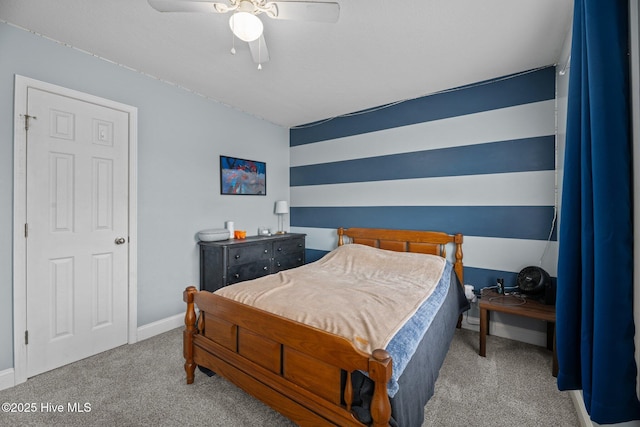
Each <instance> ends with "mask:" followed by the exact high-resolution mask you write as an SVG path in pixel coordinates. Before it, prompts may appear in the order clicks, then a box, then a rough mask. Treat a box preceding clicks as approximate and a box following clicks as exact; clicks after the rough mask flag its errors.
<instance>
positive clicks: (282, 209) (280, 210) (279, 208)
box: [274, 200, 289, 234]
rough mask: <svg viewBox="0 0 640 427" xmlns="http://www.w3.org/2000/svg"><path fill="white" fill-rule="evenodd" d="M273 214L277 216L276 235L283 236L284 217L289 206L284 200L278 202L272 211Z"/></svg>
mask: <svg viewBox="0 0 640 427" xmlns="http://www.w3.org/2000/svg"><path fill="white" fill-rule="evenodd" d="M274 213H275V214H276V215H278V232H277V233H276V234H285V233H286V231H284V216H285V215H286V214H288V213H289V204H288V203H287V201H286V200H278V201H277V202H276V206H275V209H274Z"/></svg>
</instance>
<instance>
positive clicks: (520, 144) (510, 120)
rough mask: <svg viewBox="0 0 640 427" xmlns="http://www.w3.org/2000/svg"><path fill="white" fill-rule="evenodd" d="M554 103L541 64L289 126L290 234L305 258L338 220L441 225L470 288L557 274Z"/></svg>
mask: <svg viewBox="0 0 640 427" xmlns="http://www.w3.org/2000/svg"><path fill="white" fill-rule="evenodd" d="M555 110H556V103H555V67H547V68H543V69H538V70H533V71H530V72H527V73H521V74H519V75H515V76H508V77H504V78H499V79H495V80H492V81H489V82H482V83H478V84H476V85H470V86H466V87H462V88H458V89H453V90H450V91H445V92H443V93H439V94H435V95H430V96H426V97H422V98H418V99H413V100H408V101H405V102H401V103H397V104H394V105H390V106H386V107H381V108H373V109H371V110H369V111H365V112H358V113H355V114H351V115H347V116H343V117H338V118H334V119H332V120H328V121H325V122H319V123H315V124H310V125H307V126H300V127H298V128H293V129H291V131H290V154H291V169H290V178H291V179H290V182H291V189H290V191H291V215H290V221H291V230H292V231H294V232H300V233H306V234H307V249H308V251H307V259H308V260H309V261H313V260H315V259H318V258H320V257H321V256H322V255H324V254H325V253H326V252H328V251H330V250H331V249H333V248H335V246H336V244H337V237H336V229H337V228H338V227H376V228H392V229H413V230H440V231H445V232H447V233H463V234H464V236H465V240H464V246H463V249H464V264H465V283H469V284H473V285H474V286H475V287H476V288H477V289H479V288H482V287H485V286H490V285H494V284H495V281H496V279H497V278H498V277H502V278H505V285H507V286H510V285H514V284H515V276H516V274H517V273H518V272H519V271H520V270H521V269H522V268H524V267H526V266H529V265H541V266H542V267H543V268H544V269H545V270H546V271H548V272H549V273H550V274H551V275H552V276H556V264H557V241H556V236H555V232H552V228H553V223H554V206H555V199H556V174H555V169H556V168H555V158H556V154H555V153H556V150H555V134H556V114H555ZM548 240H549V242H548ZM450 252H451V251H450Z"/></svg>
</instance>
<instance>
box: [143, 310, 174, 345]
mask: <svg viewBox="0 0 640 427" xmlns="http://www.w3.org/2000/svg"><path fill="white" fill-rule="evenodd" d="M180 326H184V313H180V314H176V315H175V316H171V317H167V318H166V319H162V320H158V321H155V322H151V323H148V324H146V325H143V326H140V327H139V328H138V341H142V340H146V339H147V338H151V337H154V336H156V335H159V334H163V333H165V332H169V331H170V330H172V329H175V328H179V327H180Z"/></svg>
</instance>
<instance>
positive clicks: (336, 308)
mask: <svg viewBox="0 0 640 427" xmlns="http://www.w3.org/2000/svg"><path fill="white" fill-rule="evenodd" d="M445 263H446V261H445V260H444V259H443V258H441V257H438V256H434V255H424V254H414V253H405V252H392V251H387V250H382V249H375V248H371V247H368V246H364V245H358V244H349V245H344V246H341V247H338V248H337V249H335V250H334V251H332V252H330V253H329V254H327V255H325V256H324V258H322V259H320V260H319V261H316V262H314V263H310V264H307V265H304V266H302V267H298V268H295V269H292V270H286V271H282V272H280V273H277V274H273V275H270V276H266V277H262V278H259V279H255V280H250V281H246V282H241V283H238V284H235V285H231V286H227V287H224V288H222V289H219V290H217V291H216V294H218V295H222V296H224V297H227V298H230V299H233V300H235V301H239V302H242V303H244V304H247V305H251V306H254V307H257V308H260V309H262V310H266V311H269V312H271V313H274V314H278V315H280V316H283V317H286V318H288V319H291V320H295V321H298V322H301V323H304V324H306V325H309V326H314V327H316V328H318V329H322V330H324V331H327V332H331V333H333V334H336V335H339V336H342V337H345V338H347V339H349V340H352V341H353V343H354V344H355V346H356V347H357V348H359V349H360V350H362V351H364V352H366V353H369V354H370V353H371V352H372V351H373V350H375V349H377V348H386V346H387V344H388V343H389V341H390V340H391V339H392V338H393V336H394V335H395V333H396V332H397V331H398V330H399V329H400V328H401V327H402V325H404V323H405V322H406V321H407V320H408V319H409V318H410V317H411V316H412V315H413V314H414V313H415V312H416V310H417V309H418V308H419V307H420V305H421V304H422V303H423V302H424V301H425V300H426V299H427V298H428V297H429V296H430V295H431V293H432V292H433V290H434V289H435V287H436V285H437V283H438V281H439V280H440V276H441V275H442V273H443V270H444V267H445Z"/></svg>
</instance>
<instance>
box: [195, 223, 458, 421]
mask: <svg viewBox="0 0 640 427" xmlns="http://www.w3.org/2000/svg"><path fill="white" fill-rule="evenodd" d="M345 237H347V238H349V240H350V242H351V243H359V244H364V245H368V246H373V247H377V248H381V249H388V250H393V251H399V252H418V253H429V254H435V255H439V256H442V257H446V253H445V245H447V244H449V243H451V244H453V246H454V248H455V250H454V257H453V258H454V260H453V264H454V270H455V272H456V274H457V276H458V278H459V281H460V283H463V281H462V271H463V264H462V241H463V237H462V235H461V234H456V235H449V234H446V233H442V232H432V231H407V230H387V229H367V228H349V229H342V228H340V229H338V245H340V246H341V245H343V244H346V243H347V242H346V241H345V240H346V239H345ZM183 297H184V301H185V302H186V303H187V311H186V315H185V325H186V327H185V330H184V358H185V364H184V368H185V371H186V377H187V383H188V384H191V383H192V382H193V380H194V371H195V368H196V366H201V367H204V368H207V369H210V370H212V371H213V372H215V373H217V374H219V375H221V376H223V377H225V378H226V379H228V380H229V381H231V382H233V383H234V384H236V385H237V386H239V387H240V388H242V389H243V390H245V391H246V392H247V393H249V394H251V395H253V396H254V397H256V398H257V399H259V400H261V401H262V402H264V403H266V404H267V405H269V406H271V407H272V408H274V409H275V410H277V411H279V412H280V413H282V414H283V415H284V416H286V417H288V418H290V419H291V420H293V421H294V422H296V423H297V424H299V425H301V426H322V425H339V426H362V425H364V424H362V423H361V422H360V421H358V420H357V419H356V418H355V417H354V416H353V414H352V411H351V406H352V403H353V399H352V396H353V390H352V381H351V374H350V373H351V372H354V371H358V370H359V371H364V372H367V373H368V376H369V378H370V379H371V380H372V381H373V382H374V383H375V387H374V392H373V398H372V401H371V406H370V412H371V417H372V419H373V424H372V425H374V426H387V425H389V421H390V419H391V405H390V401H389V397H388V394H387V383H388V382H389V380H390V378H391V372H392V360H391V357H390V355H389V354H388V353H387V351H385V350H383V349H377V350H374V351H373V352H372V353H371V354H366V353H364V352H362V351H360V350H358V349H356V348H355V347H354V345H353V344H352V342H351V341H349V340H347V339H345V338H342V337H339V336H337V335H333V334H330V333H327V332H324V331H322V330H320V329H316V328H313V327H310V326H306V325H304V324H302V323H298V322H295V321H292V320H288V319H286V318H284V317H280V316H277V315H273V314H270V313H268V312H266V311H263V310H260V309H256V308H253V307H251V306H248V305H245V304H242V303H239V302H236V301H233V300H231V299H227V298H224V297H221V296H219V295H216V294H213V293H210V292H207V291H197V289H196V288H195V287H193V286H190V287H188V288H187V289H186V290H185V291H184V295H183ZM195 306H197V308H198V309H199V310H200V316H199V317H198V319H197V320H196V311H195ZM345 373H346V380H345Z"/></svg>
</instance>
